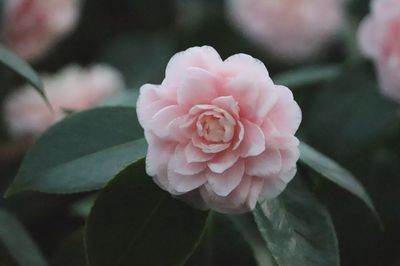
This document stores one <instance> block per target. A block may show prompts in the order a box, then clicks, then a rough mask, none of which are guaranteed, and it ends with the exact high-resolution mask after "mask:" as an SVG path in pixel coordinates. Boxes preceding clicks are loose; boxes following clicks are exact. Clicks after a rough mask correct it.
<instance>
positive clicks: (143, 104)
mask: <svg viewBox="0 0 400 266" xmlns="http://www.w3.org/2000/svg"><path fill="white" fill-rule="evenodd" d="M157 88H158V86H156V85H152V84H145V85H143V86H142V87H141V88H140V95H139V98H138V102H137V104H136V106H137V107H136V112H137V115H138V119H139V122H140V124H141V125H142V126H143V127H146V125H147V124H148V123H149V121H150V120H151V118H152V117H153V116H154V115H155V114H156V113H157V112H158V111H160V110H161V109H163V108H164V107H166V106H168V105H171V103H170V102H169V101H166V100H163V99H161V98H160V97H159V95H158V93H157Z"/></svg>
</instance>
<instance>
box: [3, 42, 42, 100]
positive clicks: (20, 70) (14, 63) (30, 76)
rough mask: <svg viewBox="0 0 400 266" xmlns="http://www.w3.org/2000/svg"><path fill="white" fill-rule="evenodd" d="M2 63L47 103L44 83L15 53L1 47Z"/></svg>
mask: <svg viewBox="0 0 400 266" xmlns="http://www.w3.org/2000/svg"><path fill="white" fill-rule="evenodd" d="M0 62H1V63H2V64H3V65H5V66H6V67H7V68H9V69H10V70H12V71H14V72H15V73H17V74H18V75H19V76H21V77H22V78H23V79H25V80H26V81H27V82H28V83H29V84H31V85H32V86H33V87H34V88H35V89H36V90H37V91H38V92H39V94H40V95H41V96H42V97H43V99H44V100H45V101H46V102H47V98H46V94H45V91H44V88H43V83H42V81H41V80H40V78H39V77H38V75H37V74H36V72H35V71H34V70H33V69H32V68H31V67H30V66H29V65H28V64H27V63H25V62H24V61H23V60H22V59H20V58H19V57H18V56H17V55H15V54H14V53H13V52H11V51H9V50H8V49H6V48H5V47H3V46H2V45H0Z"/></svg>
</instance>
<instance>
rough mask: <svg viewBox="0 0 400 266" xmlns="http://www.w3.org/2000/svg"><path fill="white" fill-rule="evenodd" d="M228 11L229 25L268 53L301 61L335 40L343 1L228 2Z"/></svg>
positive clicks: (280, 0)
mask: <svg viewBox="0 0 400 266" xmlns="http://www.w3.org/2000/svg"><path fill="white" fill-rule="evenodd" d="M228 12H229V15H230V17H231V19H232V21H233V24H234V25H236V26H237V27H238V28H239V29H241V30H242V32H243V33H244V35H245V36H247V37H249V38H250V39H252V40H253V41H254V42H255V43H258V44H259V45H260V46H262V47H263V48H265V49H266V50H267V51H268V52H269V53H270V54H272V55H274V56H276V57H278V58H281V59H291V60H301V59H306V58H309V57H313V56H315V55H317V54H319V53H320V52H321V50H322V49H323V48H324V47H325V46H326V44H328V43H329V42H330V41H331V40H332V39H334V37H336V35H337V33H338V31H339V30H340V29H341V26H342V23H343V20H344V0H229V1H228Z"/></svg>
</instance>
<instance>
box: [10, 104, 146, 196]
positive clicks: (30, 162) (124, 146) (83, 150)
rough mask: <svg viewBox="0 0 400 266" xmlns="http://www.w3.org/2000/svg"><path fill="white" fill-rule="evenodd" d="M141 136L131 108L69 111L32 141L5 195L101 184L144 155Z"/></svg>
mask: <svg viewBox="0 0 400 266" xmlns="http://www.w3.org/2000/svg"><path fill="white" fill-rule="evenodd" d="M142 136H143V130H142V128H141V127H140V126H139V123H138V121H137V118H136V112H135V109H134V108H127V107H104V108H97V109H93V110H89V111H84V112H80V113H75V114H72V115H70V116H68V117H67V118H65V119H64V120H62V121H61V122H59V123H57V124H56V125H55V126H53V127H52V128H50V129H49V130H48V131H47V132H46V133H44V134H43V135H42V137H40V138H39V140H38V141H37V142H36V143H35V144H34V146H33V147H32V149H31V151H30V152H28V154H27V156H26V157H25V159H24V160H23V162H22V165H21V167H20V170H19V172H18V175H17V177H16V179H15V181H14V183H13V184H12V185H11V187H10V188H9V190H8V191H7V194H8V195H10V194H13V193H16V192H19V191H22V190H35V191H41V192H48V193H73V192H82V191H89V190H93V189H98V188H101V187H103V185H104V184H105V183H107V182H108V181H109V180H110V178H112V177H113V176H114V175H115V174H116V173H118V172H119V171H120V170H121V169H122V168H123V167H125V166H127V165H129V164H130V163H133V162H135V161H136V160H138V159H139V158H143V157H144V156H145V155H146V149H147V144H146V142H145V141H144V139H142Z"/></svg>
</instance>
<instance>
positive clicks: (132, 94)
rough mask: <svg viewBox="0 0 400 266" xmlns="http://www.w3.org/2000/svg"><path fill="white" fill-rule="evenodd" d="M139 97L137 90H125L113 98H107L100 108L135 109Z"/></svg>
mask: <svg viewBox="0 0 400 266" xmlns="http://www.w3.org/2000/svg"><path fill="white" fill-rule="evenodd" d="M138 97H139V90H135V89H130V90H125V91H123V92H122V93H119V94H117V95H115V96H113V97H110V98H108V99H107V100H106V101H105V102H104V103H102V106H126V107H136V102H137V99H138Z"/></svg>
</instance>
